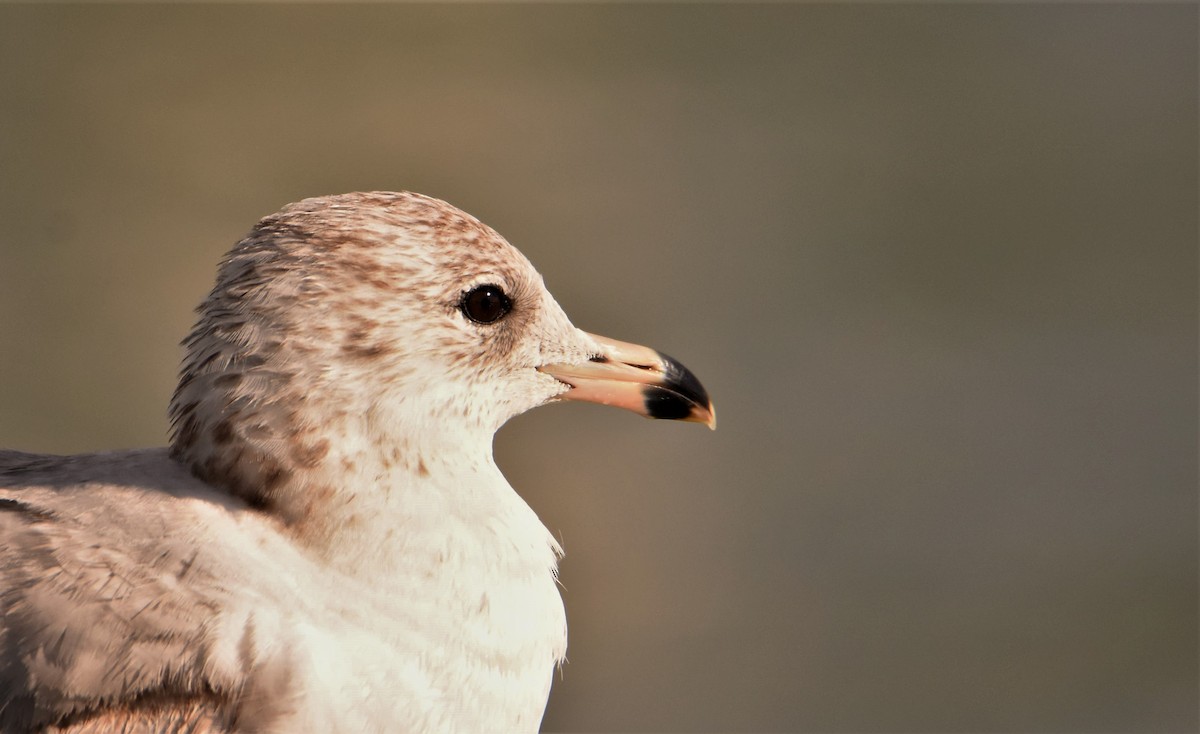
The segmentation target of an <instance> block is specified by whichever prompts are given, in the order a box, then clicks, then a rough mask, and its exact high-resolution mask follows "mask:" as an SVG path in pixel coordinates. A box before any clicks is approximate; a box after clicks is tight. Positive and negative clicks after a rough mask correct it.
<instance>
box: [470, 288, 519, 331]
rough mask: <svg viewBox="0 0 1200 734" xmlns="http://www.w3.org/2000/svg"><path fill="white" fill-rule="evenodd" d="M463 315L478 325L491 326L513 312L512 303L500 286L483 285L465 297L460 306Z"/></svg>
mask: <svg viewBox="0 0 1200 734" xmlns="http://www.w3.org/2000/svg"><path fill="white" fill-rule="evenodd" d="M459 307H460V308H461V309H462V312H463V315H465V316H466V317H467V318H469V319H470V320H472V321H474V322H475V323H477V324H491V323H495V322H496V321H499V320H500V319H502V318H504V316H505V315H506V314H507V313H508V312H509V311H511V310H512V301H510V300H508V296H506V295H505V294H504V289H503V288H501V287H500V286H498V285H492V284H487V285H481V286H478V287H476V288H473V289H471V290H470V291H468V292H467V293H466V294H465V295H463V299H462V303H461V304H459Z"/></svg>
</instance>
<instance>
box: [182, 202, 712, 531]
mask: <svg viewBox="0 0 1200 734" xmlns="http://www.w3.org/2000/svg"><path fill="white" fill-rule="evenodd" d="M198 312H199V320H198V322H197V324H196V326H195V328H194V330H193V331H192V333H191V334H190V336H189V337H188V338H187V339H186V340H185V342H184V345H185V348H186V352H187V353H186V356H185V359H184V364H183V369H182V372H181V376H180V382H179V386H178V388H177V389H176V392H175V395H174V397H173V398H172V401H171V417H172V425H173V434H172V453H173V455H174V456H175V457H176V458H177V459H178V460H180V461H182V462H184V463H185V464H187V465H188V466H189V468H190V469H191V470H192V471H193V472H194V473H196V474H197V475H198V476H200V477H201V478H202V479H205V480H206V481H209V482H210V483H213V484H217V485H219V486H223V487H224V488H226V489H227V490H229V491H231V492H233V493H234V494H236V495H239V496H241V497H243V498H244V499H246V500H247V501H249V502H251V503H252V504H254V505H257V506H261V507H267V508H271V509H274V510H276V511H278V513H279V514H280V515H281V516H282V517H283V518H284V519H285V520H293V519H296V518H298V517H300V516H302V515H303V514H304V513H305V511H306V510H305V508H306V507H308V506H309V505H311V502H312V500H311V496H312V495H313V494H314V493H313V491H312V488H311V487H310V488H308V492H307V493H308V495H309V496H310V499H309V500H306V501H305V502H298V501H296V500H295V499H289V497H288V495H289V489H288V488H289V487H290V486H292V485H295V484H296V483H297V481H299V478H301V477H304V476H309V475H312V476H317V475H320V474H321V471H322V470H323V469H327V470H328V472H327V473H334V472H344V471H346V470H348V469H350V468H351V466H352V465H353V466H365V465H370V466H375V467H380V466H386V467H390V468H392V469H396V468H399V469H403V470H406V471H410V472H413V473H416V474H428V473H430V472H432V471H435V469H436V466H435V465H436V464H437V463H438V462H439V461H442V460H444V457H447V456H454V457H459V459H460V460H461V457H462V456H463V455H467V454H481V455H483V456H486V458H487V460H488V461H490V450H491V449H490V445H491V438H492V435H493V434H494V433H495V431H496V430H497V429H498V428H499V427H500V426H501V425H503V424H504V422H505V421H507V420H508V419H509V418H511V417H513V416H515V415H518V414H520V413H522V412H524V411H526V410H529V409H530V408H533V407H536V406H539V405H542V404H544V403H547V402H550V401H554V400H583V401H590V402H599V403H604V404H608V405H614V406H617V407H622V408H627V409H629V410H633V411H635V412H637V413H640V414H642V415H646V416H648V417H655V418H670V419H680V420H691V421H697V422H701V423H706V424H708V425H709V426H712V425H714V414H713V409H712V405H711V403H710V401H709V399H708V395H707V393H706V392H705V390H704V388H703V387H702V386H701V385H700V382H699V381H698V380H697V379H696V378H695V377H694V376H693V375H692V374H691V372H689V371H688V370H687V369H686V368H684V367H683V366H682V365H680V364H679V363H678V362H676V361H675V360H673V359H671V358H669V357H666V356H665V355H663V354H661V353H659V352H657V351H655V350H652V349H648V348H645V347H640V346H637V345H633V344H628V343H625V342H620V341H616V340H612V339H606V338H602V337H598V336H595V335H593V334H589V333H587V332H584V331H581V330H579V329H577V328H575V327H574V326H573V325H572V324H571V322H570V320H569V319H568V318H567V316H566V314H564V313H563V311H562V309H561V308H560V307H559V306H558V304H557V303H556V302H555V301H554V299H553V298H552V297H551V296H550V294H549V292H548V291H547V290H546V288H545V286H544V284H543V282H542V278H541V276H540V275H539V274H538V273H537V271H536V270H535V269H534V268H533V266H532V265H531V264H530V263H529V261H528V260H527V259H526V258H525V257H524V256H523V255H521V253H520V252H518V251H517V250H516V248H514V247H513V246H512V245H510V244H508V242H506V241H505V240H504V239H503V238H502V237H501V236H500V235H498V234H497V233H496V232H495V231H494V230H492V229H491V228H490V227H488V226H486V225H484V224H483V223H481V222H479V221H478V220H477V219H475V218H474V217H472V216H470V215H468V214H466V213H464V212H462V211H460V210H458V209H456V208H454V207H452V206H450V205H449V204H446V203H445V202H442V201H439V200H437V199H432V198H429V197H426V196H421V195H418V194H412V193H385V192H375V193H356V194H345V195H340V196H328V197H319V198H312V199H305V200H303V201H300V202H298V203H295V204H291V205H289V206H287V207H285V208H284V209H282V210H281V211H279V212H277V213H276V214H273V215H271V216H268V217H266V218H265V219H263V220H262V221H260V222H259V223H258V224H257V225H256V226H255V227H254V229H253V230H252V231H251V232H250V233H249V234H248V235H247V236H246V237H245V238H244V239H243V240H242V241H241V242H239V243H238V244H237V245H236V246H235V247H234V248H233V250H232V251H231V252H230V253H229V254H228V255H227V256H226V258H225V259H224V260H223V261H222V263H221V266H220V270H219V272H218V276H217V282H216V285H215V287H214V288H213V290H212V292H211V294H210V295H209V296H208V298H207V299H206V300H205V301H204V302H203V303H202V304H201V306H200V307H199V309H198ZM316 494H317V495H319V492H317V493H316Z"/></svg>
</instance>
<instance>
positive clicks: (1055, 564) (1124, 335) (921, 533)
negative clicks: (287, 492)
mask: <svg viewBox="0 0 1200 734" xmlns="http://www.w3.org/2000/svg"><path fill="white" fill-rule="evenodd" d="M1198 28H1200V21H1198V9H1197V7H1196V6H1195V5H1192V4H1177V5H1157V6H1154V5H1138V4H1128V5H1123V4H1094V5H1086V4H1080V5H1076V4H1066V5H1061V4H1056V5H1040V6H1039V5H968V6H953V5H945V4H932V5H930V4H921V5H908V4H905V5H889V4H882V5H879V4H855V5H780V4H769V5H711V4H704V5H630V4H624V5H575V4H569V5H539V4H534V5H529V4H519V5H478V4H465V5H464V4H459V5H395V6H388V5H359V6H321V5H258V6H238V5H210V6H175V5H165V6H145V5H134V6H87V5H82V6H73V5H55V6H36V5H6V6H0V100H2V102H0V445H5V446H8V447H13V448H21V449H25V450H31V451H48V452H63V453H66V452H78V451H87V450H93V449H103V448H115V447H130V446H142V445H155V444H162V443H163V442H164V441H165V438H166V429H167V422H166V418H165V415H164V413H165V405H166V402H167V399H168V396H169V394H170V392H171V389H172V386H173V382H174V379H175V370H176V366H177V364H178V359H179V356H180V349H179V348H178V346H177V342H178V341H179V339H180V338H181V337H182V335H183V334H184V333H185V331H186V330H187V329H188V328H189V326H190V324H191V322H192V318H193V314H192V308H193V307H194V305H195V304H196V303H198V302H199V300H200V299H201V297H202V296H203V295H204V294H205V293H206V292H207V290H208V288H209V286H210V284H211V280H212V276H213V273H214V266H215V264H216V262H217V260H218V259H219V257H220V255H221V254H222V253H223V252H224V251H225V250H226V249H227V248H228V247H229V246H230V245H231V244H232V243H233V242H234V241H236V240H237V239H238V238H239V237H240V236H241V235H242V234H243V233H244V232H245V231H246V230H247V229H249V227H250V226H251V224H252V223H253V222H254V221H256V220H257V219H258V218H259V217H261V216H263V215H265V214H268V213H270V212H272V211H274V210H275V209H277V208H278V207H280V206H281V205H282V204H284V203H286V202H289V201H293V200H296V199H299V198H302V197H305V196H309V195H314V194H322V193H334V192H341V191H349V190H360V189H410V190H416V191H421V192H424V193H428V194H431V195H435V196H438V197H441V198H444V199H447V200H449V201H451V202H452V203H454V204H456V205H458V206H460V207H462V208H464V209H466V210H468V211H470V212H472V213H474V214H476V215H477V216H479V217H480V218H482V219H483V220H484V221H486V222H488V223H490V224H492V225H493V226H495V227H496V228H497V229H498V230H499V231H500V232H501V233H503V234H504V235H506V236H507V237H508V238H509V239H510V240H511V241H512V242H513V243H515V244H516V245H517V246H518V247H520V248H521V249H522V250H523V251H524V252H525V253H526V254H527V255H528V256H529V257H530V258H531V259H532V260H533V262H534V263H535V264H537V265H538V267H539V268H540V269H541V271H542V272H543V274H544V275H545V277H546V280H547V283H548V284H549V286H550V288H551V290H552V291H553V292H554V293H555V294H556V295H557V297H558V299H559V301H560V302H561V303H562V304H563V305H564V307H565V308H566V310H567V312H568V313H570V314H571V315H572V316H573V318H574V320H575V323H576V324H577V325H580V326H581V327H583V328H586V329H589V330H592V331H596V332H598V333H603V334H608V335H611V336H614V337H619V338H621V339H626V340H631V341H637V342H641V343H645V344H650V345H654V346H656V347H659V348H660V349H663V350H664V351H667V352H669V353H671V354H673V355H675V356H677V357H679V358H680V359H681V360H682V361H683V362H684V363H686V364H687V365H689V366H690V367H692V368H693V369H694V370H695V371H696V373H697V374H698V375H699V376H700V377H701V378H702V379H703V380H704V382H705V383H706V385H707V386H708V387H709V389H710V391H711V392H712V394H713V396H714V398H715V401H716V404H717V407H718V412H719V415H720V421H721V425H720V429H719V430H718V431H717V432H716V433H709V432H708V431H705V430H702V429H700V428H697V427H696V426H691V425H682V424H668V423H660V422H651V421H643V420H639V419H637V418H636V417H634V416H630V415H628V414H624V413H618V412H617V411H609V410H604V409H600V408H592V407H589V406H579V405H568V406H556V407H552V408H547V409H543V410H539V411H535V412H534V413H532V414H529V415H526V416H523V417H521V418H519V419H517V420H515V421H514V422H513V423H512V424H510V426H508V427H507V428H505V429H504V430H503V431H502V432H501V434H500V435H499V437H498V439H497V452H498V457H499V461H500V463H501V466H502V467H504V468H505V470H506V473H507V474H508V475H509V478H510V479H511V480H512V482H513V484H514V485H515V486H516V487H518V488H519V489H520V490H521V491H522V493H523V494H524V495H525V497H526V498H527V499H528V501H529V502H530V504H531V505H532V506H533V507H534V508H535V509H536V510H537V512H538V513H539V514H540V516H541V517H542V518H543V520H544V521H545V522H546V524H547V525H548V526H549V527H550V528H551V529H552V530H553V531H554V532H555V533H556V534H557V535H559V536H560V537H561V538H562V540H563V542H564V544H565V546H566V549H567V557H566V559H565V562H564V566H563V574H562V579H563V583H564V585H565V592H564V596H565V599H566V604H567V608H568V615H569V619H570V625H571V647H570V651H569V656H570V662H569V664H568V665H567V666H566V667H565V669H564V670H563V671H562V675H561V677H560V678H559V679H558V680H557V681H556V684H555V689H554V692H553V694H552V697H551V701H550V706H549V710H548V713H547V716H546V720H545V728H546V729H548V730H559V731H645V730H653V731H668V732H676V731H768V730H784V731H828V732H851V731H853V732H861V731H929V732H949V731H980V732H983V731H1039V732H1040V731H1045V732H1049V731H1055V732H1076V731H1077V732H1100V731H1105V732H1113V731H1139V732H1141V731H1146V732H1149V731H1175V732H1177V731H1195V730H1197V728H1198V726H1200V723H1198V700H1197V690H1198V680H1197V675H1198V670H1200V668H1198V663H1197V651H1198V639H1197V578H1198V570H1197V548H1198V544H1197V517H1198V514H1197V380H1198V378H1197V334H1198V324H1197V202H1198V200H1200V198H1198V190H1197V165H1198V164H1197V158H1198V157H1197V136H1198V132H1197V130H1198V128H1197V107H1198V105H1197V88H1198V82H1197V58H1198V55H1197V34H1198Z"/></svg>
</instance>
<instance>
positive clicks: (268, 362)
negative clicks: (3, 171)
mask: <svg viewBox="0 0 1200 734" xmlns="http://www.w3.org/2000/svg"><path fill="white" fill-rule="evenodd" d="M197 311H198V314H199V319H198V321H197V324H196V326H195V328H194V329H193V331H192V332H191V334H190V335H189V336H188V337H187V338H186V339H185V341H184V342H183V344H184V347H185V352H186V355H185V357H184V361H183V367H182V369H181V372H180V379H179V383H178V386H177V388H176V390H175V393H174V396H173V397H172V399H171V403H170V416H171V420H172V431H171V440H170V442H169V443H170V445H169V446H168V447H164V448H154V449H140V450H130V451H113V452H103V453H95V454H85V455H76V456H51V455H38V454H30V453H23V452H17V451H0V732H5V733H8V732H30V731H39V732H40V731H46V732H72V733H74V734H82V733H84V732H96V733H107V732H196V733H200V732H510V731H511V732H517V731H536V730H537V728H538V727H539V725H540V723H541V719H542V716H543V713H544V711H545V706H546V701H547V697H548V695H549V691H550V684H551V679H552V676H553V672H554V669H555V666H556V665H558V664H561V662H562V660H563V657H564V653H565V650H566V642H567V631H566V619H565V614H564V611H563V604H562V599H561V597H560V596H559V593H558V589H557V586H556V583H557V563H558V558H559V556H560V555H561V553H562V550H561V548H560V547H559V545H558V543H557V542H556V541H555V539H554V538H553V536H552V535H551V534H550V532H549V531H548V530H547V529H546V528H545V526H544V525H543V524H542V523H541V521H540V520H539V519H538V517H537V515H536V514H535V513H534V512H533V510H532V509H531V508H530V507H529V506H528V505H527V504H526V503H525V501H524V500H522V499H521V497H520V496H519V495H518V494H517V493H516V492H515V491H514V490H513V488H512V487H511V486H510V485H509V484H508V482H507V481H506V480H505V478H504V476H503V475H502V474H501V472H500V470H499V469H498V468H497V466H496V463H495V461H494V460H493V457H492V437H493V434H494V433H495V432H496V430H497V429H499V428H500V426H501V425H503V424H504V423H505V421H507V420H508V419H509V418H512V417H513V416H515V415H518V414H520V413H522V412H524V411H526V410H529V409H531V408H534V407H536V406H539V405H542V404H544V403H548V402H553V401H558V400H580V401H589V402H597V403H602V404H606V405H612V406H616V407H620V408H626V409H629V410H632V411H634V412H636V413H640V414H642V415H645V416H648V417H652V418H668V419H676V420H685V421H696V422H700V423H704V424H707V425H709V426H710V427H713V426H714V425H715V414H714V412H713V408H712V404H711V402H710V401H709V398H708V395H707V393H706V392H705V390H704V388H703V387H702V386H701V384H700V382H699V381H698V380H697V379H696V378H695V376H694V375H693V374H692V373H691V372H689V371H688V370H687V369H686V368H684V367H683V366H682V365H680V364H679V363H678V362H676V361H675V360H673V359H671V358H670V357H667V356H665V355H663V354H661V353H660V352H657V351H655V350H653V349H649V348H646V347H641V346H637V345H634V344H629V343H625V342H620V341H616V340H613V339H607V338H603V337H599V336H595V335H593V334H589V333H587V332H584V331H581V330H579V329H577V328H575V327H574V326H572V324H571V322H570V321H569V320H568V318H567V316H566V315H565V314H564V313H563V311H562V309H561V308H560V307H559V306H558V304H557V303H556V302H555V301H554V299H553V298H552V297H551V296H550V294H549V293H548V292H547V290H546V288H545V286H544V284H543V282H542V278H541V276H539V275H538V273H537V271H535V270H534V268H533V266H532V265H531V264H530V263H529V261H528V260H526V259H525V258H524V256H522V255H521V254H520V253H519V252H518V251H517V250H516V249H515V248H513V247H512V246H511V245H510V244H508V242H506V241H505V240H504V239H503V238H502V237H501V236H500V235H498V234H497V233H496V232H495V231H494V230H492V229H491V228H489V227H487V226H486V225H484V224H482V223H481V222H479V221H478V220H477V219H475V218H474V217H472V216H470V215H468V214H466V213H464V212H462V211H460V210H458V209H456V208H454V207H452V206H451V205H449V204H447V203H445V202H442V201H439V200H437V199H433V198H429V197H426V196H422V195H419V194H414V193H407V192H403V193H392V192H372V193H354V194H344V195H338V196H329V197H319V198H312V199H305V200H304V201H301V202H298V203H295V204H291V205H289V206H287V207H285V208H283V209H282V210H281V211H279V212H277V213H276V214H273V215H271V216H268V217H266V218H265V219H263V220H261V221H260V222H259V223H258V224H257V225H256V226H255V227H254V229H253V230H251V232H250V233H249V234H248V235H247V236H246V237H245V238H244V239H243V240H242V241H241V242H239V243H238V244H237V245H236V246H235V247H234V248H233V249H232V250H231V251H230V253H229V254H228V255H227V256H226V257H225V259H224V260H223V261H222V263H221V265H220V268H219V272H218V275H217V281H216V285H215V287H214V288H213V290H212V292H211V294H210V295H209V296H208V297H207V299H206V300H205V301H204V302H203V303H202V304H201V305H200V307H199V308H198V309H197Z"/></svg>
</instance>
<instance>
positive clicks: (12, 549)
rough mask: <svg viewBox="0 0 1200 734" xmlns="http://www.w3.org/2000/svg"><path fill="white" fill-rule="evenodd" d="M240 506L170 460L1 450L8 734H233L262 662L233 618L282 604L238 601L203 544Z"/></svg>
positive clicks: (1, 690)
mask: <svg viewBox="0 0 1200 734" xmlns="http://www.w3.org/2000/svg"><path fill="white" fill-rule="evenodd" d="M238 504H239V503H238V501H236V500H232V499H230V498H228V497H222V496H221V495H219V494H217V493H215V492H213V491H212V490H211V489H210V488H208V487H207V486H206V485H204V484H203V483H201V482H200V481H199V480H197V479H195V478H194V477H193V476H191V475H190V474H189V473H188V472H187V471H185V470H184V469H183V468H182V467H181V466H179V465H178V464H177V463H176V462H174V461H173V460H172V459H170V458H169V457H168V456H167V453H166V450H165V449H157V450H145V451H128V452H113V453H105V454H91V455H81V456H47V455H38V454H27V453H21V452H15V451H0V731H3V732H24V731H39V730H42V729H46V728H48V730H49V731H70V732H135V731H145V732H150V731H154V732H224V731H230V730H231V729H232V727H233V726H234V721H233V719H232V717H233V713H234V711H233V708H232V706H231V705H230V704H231V701H232V695H233V694H234V693H235V692H239V691H241V690H242V689H243V688H244V687H245V685H246V683H247V676H246V675H245V671H246V670H247V668H248V667H252V666H247V665H246V663H249V662H251V661H249V660H239V656H243V657H244V656H246V655H249V654H252V652H253V650H252V649H251V648H252V646H253V640H252V639H248V638H246V637H245V635H244V634H242V635H238V634H234V630H231V629H229V628H228V627H229V625H228V620H229V618H230V613H231V612H236V610H237V608H238V607H239V606H243V607H244V606H246V605H248V604H252V603H253V602H254V600H253V599H252V598H248V597H247V592H248V591H250V590H253V589H257V590H258V592H259V593H263V594H270V593H279V589H278V586H279V585H278V584H272V583H270V582H269V579H267V578H266V577H265V576H264V577H263V578H261V579H259V581H260V582H262V583H260V584H259V585H258V586H246V587H243V590H242V592H240V596H238V597H235V595H234V594H233V593H232V592H231V590H230V585H229V583H228V582H229V580H230V579H229V578H227V577H224V575H225V574H227V573H229V572H230V570H231V569H229V568H227V566H228V564H229V562H230V558H229V552H228V551H229V550H230V549H229V548H222V547H213V544H212V543H211V542H208V543H206V542H204V541H203V538H202V537H201V536H202V535H203V533H204V532H205V531H206V530H209V529H211V528H212V527H213V524H214V521H215V522H220V521H221V518H222V517H224V518H225V519H226V520H228V519H229V518H230V517H231V515H230V512H231V511H232V512H236V511H237V510H238V509H239V508H238ZM246 560H247V561H248V562H253V561H255V560H257V559H246ZM272 587H275V588H272ZM234 616H237V615H236V614H235V615H234ZM218 620H225V624H223V625H222V624H216V622H218ZM222 627H225V629H222ZM241 632H243V633H246V632H247V631H246V630H242V631H241ZM235 637H240V639H236V640H235V639H234V638H235ZM233 643H240V644H241V646H242V649H240V650H239V649H238V647H237V644H233ZM223 648H228V649H223ZM243 697H244V696H243ZM271 713H272V712H269V711H265V710H262V711H258V710H255V709H254V708H253V707H249V708H247V707H243V710H242V711H240V712H239V715H240V716H241V717H242V722H241V726H240V727H239V728H246V727H245V726H244V725H245V724H246V723H249V722H250V721H252V720H253V719H254V718H256V717H262V716H269V715H270V714H271Z"/></svg>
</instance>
